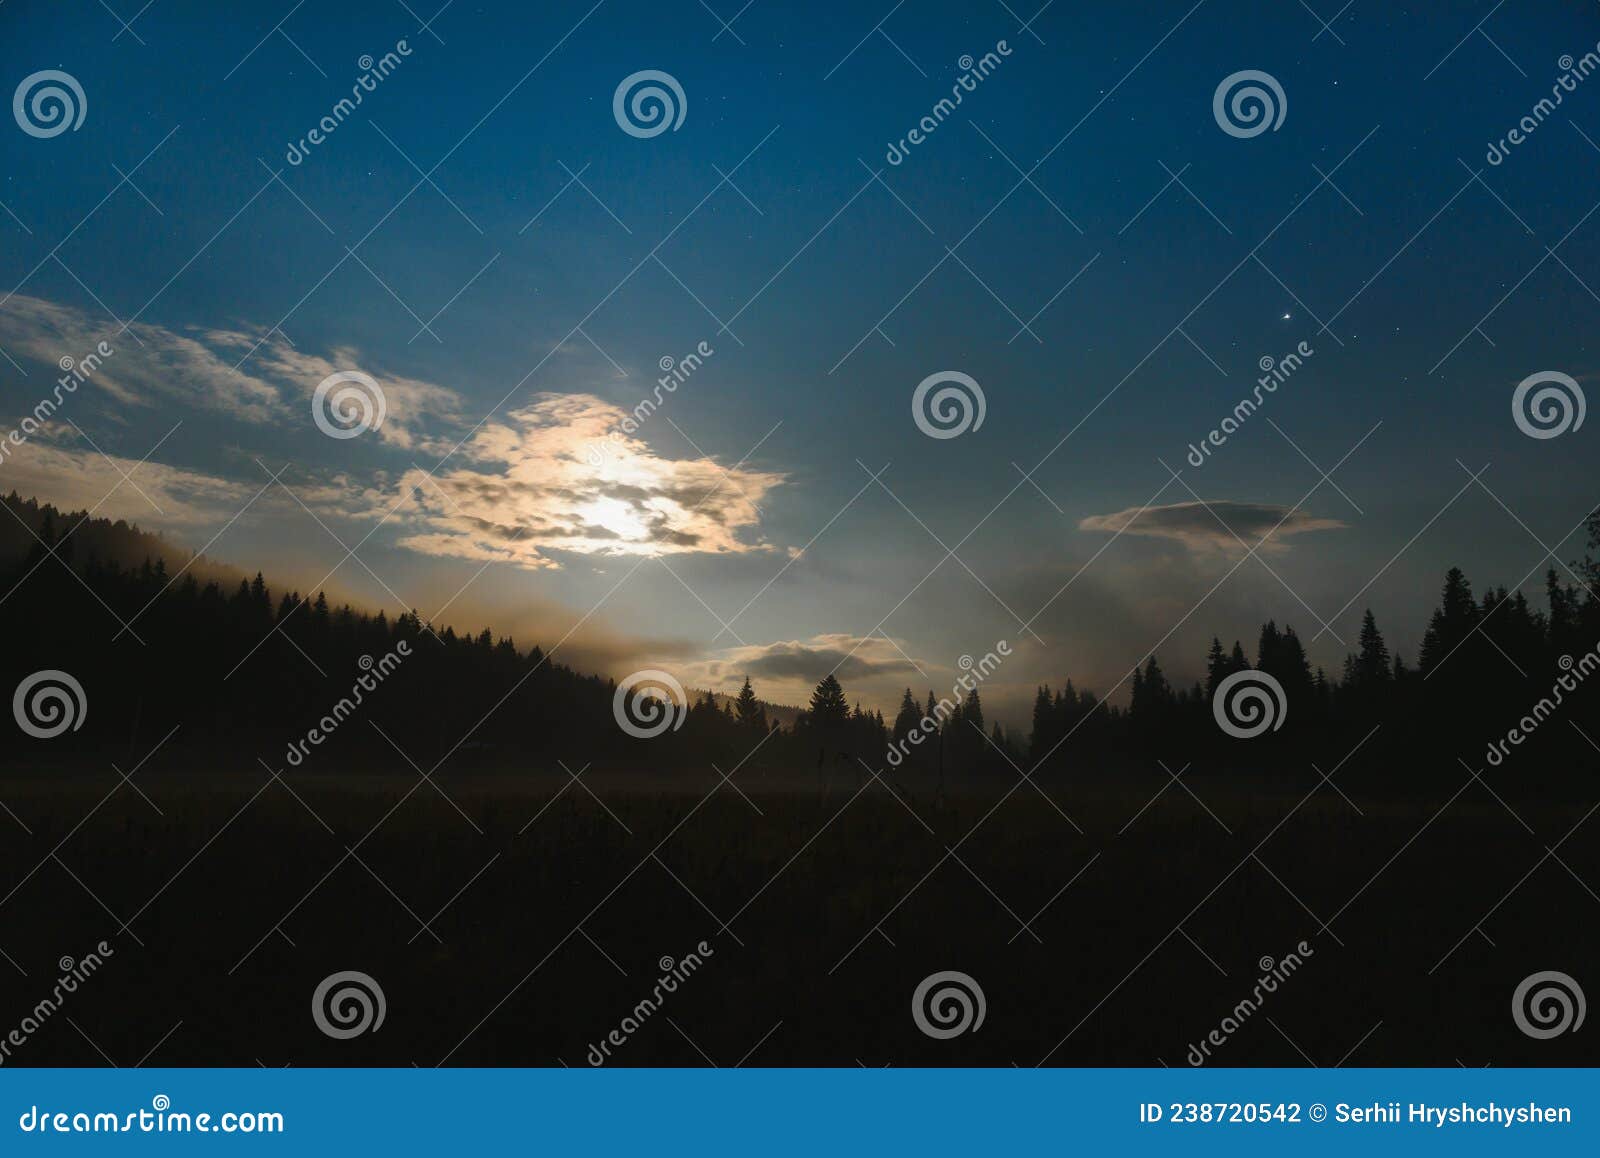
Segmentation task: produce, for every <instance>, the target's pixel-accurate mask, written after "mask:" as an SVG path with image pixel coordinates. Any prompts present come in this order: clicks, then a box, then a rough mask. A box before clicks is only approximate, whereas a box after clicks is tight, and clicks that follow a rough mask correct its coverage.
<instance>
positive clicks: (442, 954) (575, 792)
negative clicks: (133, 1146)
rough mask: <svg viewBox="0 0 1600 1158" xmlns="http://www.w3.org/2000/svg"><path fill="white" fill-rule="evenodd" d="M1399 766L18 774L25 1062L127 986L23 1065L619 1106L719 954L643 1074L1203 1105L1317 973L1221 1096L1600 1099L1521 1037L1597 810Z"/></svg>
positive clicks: (16, 983)
mask: <svg viewBox="0 0 1600 1158" xmlns="http://www.w3.org/2000/svg"><path fill="white" fill-rule="evenodd" d="M1360 762H1361V756H1360V755H1359V754H1358V756H1357V757H1356V758H1355V759H1354V760H1352V762H1351V764H1350V765H1348V766H1346V767H1345V768H1344V769H1341V770H1340V771H1339V772H1338V773H1336V774H1335V776H1334V777H1333V782H1334V783H1336V784H1338V785H1339V788H1338V789H1335V788H1334V787H1332V786H1330V785H1329V784H1327V783H1322V782H1321V778H1320V777H1319V776H1318V775H1317V774H1316V773H1314V772H1310V771H1281V772H1277V773H1274V774H1273V775H1270V776H1265V775H1252V776H1250V777H1248V778H1221V777H1219V776H1217V775H1216V774H1209V775H1205V774H1201V773H1197V772H1190V773H1188V774H1186V775H1185V776H1184V777H1183V780H1182V784H1175V783H1173V782H1172V781H1171V780H1170V779H1168V777H1167V775H1166V773H1164V772H1162V771H1161V770H1160V769H1156V770H1155V771H1154V774H1151V773H1150V772H1147V771H1142V772H1128V773H1126V774H1119V775H1117V776H1116V777H1115V778H1114V781H1110V782H1099V783H1091V782H1089V781H1087V780H1086V778H1085V777H1083V776H1082V775H1081V774H1080V775H1079V776H1077V777H1074V776H1073V775H1070V774H1066V773H1059V772H1052V773H1050V774H1049V777H1048V778H1045V777H1044V775H1043V774H1041V779H1040V783H1039V785H1038V787H1035V786H1034V785H1033V784H1031V783H1023V784H1019V778H1018V777H1017V776H1016V775H1014V774H1011V775H1008V776H1007V777H1005V778H1003V779H1002V778H998V777H993V778H989V779H987V780H986V781H985V782H983V783H980V784H967V785H956V786H951V787H950V789H949V790H947V791H946V792H944V793H942V794H941V793H940V792H938V791H937V790H936V789H934V788H933V787H932V786H931V785H930V786H905V785H898V786H897V788H898V789H899V797H900V798H898V799H897V798H896V796H895V795H891V794H890V792H889V790H888V789H887V788H886V787H884V786H883V784H882V783H881V782H875V781H866V782H865V784H864V780H865V777H866V774H865V773H864V772H863V773H862V774H861V775H859V776H858V775H850V774H846V773H843V772H835V773H834V775H833V778H832V782H831V783H830V784H827V785H825V786H824V785H820V784H819V783H818V782H817V781H816V780H815V779H803V780H791V781H789V782H786V783H782V782H778V781H776V780H775V779H773V778H772V777H770V776H769V777H766V778H763V777H762V776H760V775H752V776H746V775H745V774H744V773H740V774H739V775H737V776H736V777H735V778H734V783H735V784H737V785H738V787H739V789H740V790H742V791H743V793H745V794H747V796H746V797H745V798H741V795H740V792H738V791H735V789H734V788H732V787H730V786H729V785H727V784H725V783H721V782H720V780H719V778H717V777H715V776H712V777H710V778H697V779H688V778H684V777H677V778H675V779H674V782H673V788H672V790H671V791H660V790H659V784H658V783H657V784H655V785H652V781H651V780H650V779H649V778H647V777H645V776H642V775H636V776H623V775H618V774H600V773H588V774H585V776H584V778H583V785H582V786H580V785H578V784H573V783H570V782H568V778H567V774H566V773H565V772H562V771H560V770H559V769H558V770H556V771H555V772H553V773H548V774H543V775H531V774H517V775H515V776H513V775H510V774H503V775H489V774H476V775H473V776H472V777H470V778H468V777H462V776H455V777H452V778H448V779H446V778H443V777H441V781H440V784H439V787H438V788H437V789H436V788H435V787H434V786H433V785H432V784H431V783H428V782H425V781H423V780H421V778H420V776H419V775H418V774H417V773H415V772H413V771H411V770H410V769H402V770H400V771H397V772H396V773H395V774H393V775H387V776H384V775H376V774H373V775H363V776H346V777H329V776H327V775H326V774H312V773H310V772H291V773H289V774H288V775H286V776H285V777H283V779H281V780H275V779H273V778H272V777H271V776H270V774H269V772H268V770H267V769H265V768H264V767H261V766H257V767H256V768H254V769H237V770H233V771H229V772H219V771H216V770H205V771H204V772H202V771H201V770H197V769H196V770H183V769H176V768H167V769H154V768H146V769H141V770H140V771H139V772H138V773H137V774H136V775H135V776H134V777H133V780H132V784H135V785H137V786H138V790H137V791H136V790H135V789H134V788H133V787H131V786H130V785H129V784H127V783H124V782H122V781H121V779H120V777H119V776H118V774H117V773H116V772H114V771H112V770H110V769H105V770H103V771H77V772H71V771H64V770H61V769H52V768H41V767H31V768H27V769H15V768H13V769H11V770H8V771H7V772H6V773H5V775H4V778H3V780H0V785H3V787H0V801H3V802H4V804H5V806H6V808H7V809H8V810H9V811H10V812H11V813H12V816H10V817H5V816H0V827H3V828H4V829H5V831H6V838H5V840H4V844H3V847H0V889H3V890H5V891H6V892H8V893H9V894H10V895H9V896H6V897H5V899H4V901H3V903H0V950H3V951H4V953H5V954H6V955H7V956H8V957H9V958H10V959H11V962H12V963H11V964H7V963H5V962H0V971H3V972H4V973H5V974H6V975H7V981H6V982H5V984H4V986H3V987H0V992H3V993H4V994H5V996H4V998H3V999H0V1023H3V1024H0V1034H3V1033H4V1031H5V1030H8V1029H9V1028H11V1026H12V1025H15V1024H19V1023H21V1022H22V1020H23V1019H24V1018H26V1017H28V1016H30V1011H31V1010H33V1008H34V1006H35V1004H36V1003H37V1002H38V1001H39V1000H40V999H41V998H44V997H48V996H49V995H50V993H51V990H52V987H53V986H54V984H55V981H56V977H57V969H58V959H59V958H61V957H72V958H74V959H82V958H83V956H84V954H86V953H87V952H89V951H90V950H92V949H93V948H94V947H95V945H96V943H97V942H99V941H102V940H104V941H106V942H107V943H108V945H109V946H110V948H111V949H112V950H113V954H112V955H111V956H110V957H108V958H107V959H106V961H105V963H104V965H103V966H102V968H101V969H100V971H99V972H97V973H96V974H95V975H94V976H93V977H92V978H90V979H89V980H88V981H87V982H85V983H84V984H83V985H81V986H80V987H79V988H78V989H77V991H76V992H74V993H72V994H69V995H67V997H66V999H65V1000H64V1001H63V1002H62V1004H61V1007H60V1009H59V1010H58V1011H56V1012H54V1014H53V1015H52V1016H49V1017H48V1018H47V1019H46V1020H45V1022H44V1023H43V1024H42V1025H39V1026H37V1027H36V1030H35V1031H34V1032H32V1033H31V1034H30V1035H29V1036H28V1039H27V1041H26V1044H25V1045H23V1046H20V1047H17V1048H16V1049H14V1050H13V1052H12V1055H11V1056H10V1057H9V1058H8V1059H7V1061H6V1064H9V1065H102V1064H105V1063H107V1062H113V1063H115V1064H117V1065H120V1066H130V1065H133V1064H135V1063H138V1062H141V1061H143V1062H145V1063H147V1064H151V1065H242V1066H250V1065H256V1064H257V1063H260V1064H263V1065H267V1066H282V1065H286V1064H293V1065H295V1066H307V1065H396V1066H407V1065H411V1064H416V1065H421V1066H433V1065H438V1064H441V1063H442V1064H446V1065H458V1066H459V1065H468V1066H473V1065H535V1066H545V1065H560V1064H567V1065H572V1066H582V1065H584V1064H586V1060H585V1059H586V1057H587V1056H588V1055H589V1051H590V1046H591V1044H598V1043H600V1042H601V1041H602V1040H603V1039H605V1037H606V1036H607V1035H608V1034H609V1033H610V1032H611V1031H612V1030H613V1029H616V1028H617V1027H618V1026H619V1025H620V1024H621V1023H622V1022H623V1019H624V1018H627V1017H629V1016H630V1014H631V1013H632V1012H633V1011H634V1009H635V1007H636V1006H637V1004H638V1003H639V1002H640V1001H641V1000H642V999H645V998H647V997H650V996H651V994H652V991H653V990H654V988H655V986H656V983H657V981H658V979H659V978H660V976H661V972H662V963H661V959H662V958H672V959H673V961H674V962H677V961H681V960H682V959H683V958H684V957H685V955H686V954H688V953H690V952H692V951H695V950H696V948H697V946H698V943H699V942H701V941H705V942H706V943H707V946H708V948H709V949H710V950H711V952H710V953H709V954H707V955H705V956H704V961H703V964H702V966H701V967H700V969H699V970H698V971H697V972H695V973H694V974H693V976H691V977H689V978H688V979H687V980H686V981H684V982H683V983H682V984H680V985H679V986H678V987H677V989H676V991H675V992H672V993H670V994H668V995H666V996H665V998H664V999H663V1001H662V1003H661V1005H660V1007H659V1009H657V1010H655V1011H654V1012H653V1013H651V1014H650V1015H648V1016H647V1017H645V1018H644V1019H643V1023H642V1024H640V1025H639V1026H638V1027H637V1028H636V1030H635V1031H634V1032H632V1033H631V1034H629V1035H628V1037H627V1040H626V1042H625V1044H623V1045H620V1046H616V1045H614V1046H613V1047H612V1049H611V1051H610V1052H611V1053H612V1055H613V1060H612V1061H611V1062H610V1063H609V1064H621V1065H704V1064H708V1063H710V1064H715V1065H720V1066H729V1065H734V1064H736V1063H740V1062H743V1063H744V1064H747V1065H854V1064H856V1063H858V1062H859V1063H860V1064H863V1065H867V1066H882V1065H886V1064H893V1065H896V1066H903V1065H956V1064H960V1065H1001V1066H1004V1065H1010V1064H1013V1063H1015V1064H1017V1065H1023V1066H1031V1065H1035V1064H1037V1063H1040V1062H1041V1061H1042V1062H1045V1063H1046V1064H1053V1065H1140V1066H1142V1065H1157V1064H1167V1065H1172V1066H1182V1065H1184V1064H1186V1061H1185V1059H1186V1057H1187V1056H1188V1054H1189V1050H1190V1046H1191V1044H1195V1043H1199V1042H1201V1041H1202V1040H1203V1039H1204V1038H1205V1037H1206V1036H1207V1035H1208V1034H1209V1033H1210V1032H1211V1031H1212V1030H1213V1029H1216V1028H1217V1027H1218V1026H1219V1025H1220V1024H1221V1023H1222V1022H1223V1020H1224V1018H1228V1017H1230V1016H1232V1015H1234V1013H1235V1011H1236V1006H1238V1004H1239V1003H1240V1002H1241V1001H1242V1000H1244V999H1246V998H1249V997H1251V996H1252V991H1253V990H1254V989H1255V987H1256V983H1257V981H1258V978H1259V977H1260V975H1261V973H1262V971H1263V969H1264V968H1267V967H1268V963H1267V962H1265V961H1263V959H1264V958H1270V959H1271V962H1272V964H1276V963H1278V962H1281V961H1282V960H1283V959H1284V958H1285V957H1286V955H1288V954H1290V953H1291V952H1296V951H1298V946H1299V943H1300V942H1302V941H1304V942H1305V943H1306V947H1307V948H1308V949H1309V952H1308V953H1305V954H1303V957H1302V960H1301V963H1300V965H1299V968H1298V969H1297V971H1296V972H1294V974H1293V976H1291V977H1289V978H1288V980H1286V981H1285V982H1283V983H1282V984H1281V985H1279V986H1278V987H1277V989H1276V991H1274V992H1271V993H1269V994H1267V995H1266V996H1265V997H1264V998H1263V999H1262V1000H1261V1002H1260V1004H1259V1007H1258V1008H1256V1009H1255V1010H1252V1011H1248V1012H1247V1013H1246V1015H1245V1016H1244V1017H1243V1018H1242V1019H1241V1020H1240V1022H1239V1024H1238V1025H1237V1026H1236V1027H1235V1028H1234V1030H1233V1031H1232V1032H1231V1033H1229V1034H1228V1037H1227V1040H1226V1042H1225V1044H1223V1045H1221V1046H1213V1047H1212V1050H1211V1053H1212V1055H1213V1059H1212V1061H1211V1062H1210V1063H1209V1064H1218V1065H1303V1064H1307V1063H1313V1064H1316V1065H1319V1066H1332V1065H1335V1064H1338V1063H1343V1064H1345V1065H1454V1064H1457V1063H1458V1062H1459V1063H1460V1064H1463V1065H1467V1066H1482V1065H1486V1064H1491V1063H1492V1064H1494V1065H1496V1066H1508V1065H1580V1064H1587V1065H1593V1064H1597V1063H1600V1034H1597V1033H1596V1032H1594V1031H1593V1028H1592V1027H1589V1028H1588V1031H1579V1032H1576V1033H1568V1034H1564V1035H1562V1036H1560V1037H1557V1038H1554V1039H1551V1040H1543V1041H1541V1040H1535V1039H1532V1038H1530V1037H1528V1036H1525V1035H1524V1034H1523V1033H1522V1032H1521V1031H1519V1030H1518V1028H1517V1027H1516V1024H1515V1023H1514V1021H1513V1018H1512V1007H1511V1003H1512V993H1513V991H1514V990H1515V988H1516V986H1517V984H1518V983H1519V982H1520V981H1521V980H1522V979H1523V978H1524V977H1527V976H1528V975H1530V974H1533V973H1536V972H1539V971H1542V970H1552V969H1553V970H1561V971H1563V972H1566V973H1570V974H1572V975H1574V976H1575V977H1577V978H1578V979H1579V980H1580V981H1582V980H1584V979H1585V978H1588V979H1590V980H1591V981H1594V980H1600V975H1596V974H1595V972H1594V963H1595V962H1596V961H1597V960H1600V953H1597V948H1600V934H1597V932H1596V930H1597V928H1600V923H1597V922H1596V919H1595V918H1596V916H1597V915H1600V897H1597V896H1596V895H1595V893H1594V892H1592V891H1591V889H1590V887H1589V886H1588V885H1587V884H1585V883H1583V882H1585V881H1600V842H1597V841H1596V840H1595V835H1596V832H1597V830H1596V828H1595V825H1596V824H1597V823H1600V821H1596V820H1594V819H1587V820H1586V819H1585V818H1586V817H1588V814H1589V813H1590V811H1591V808H1592V806H1593V805H1594V802H1595V800H1596V799H1600V783H1597V782H1595V781H1594V778H1593V774H1592V772H1591V773H1588V774H1586V775H1585V776H1584V777H1581V778H1577V779H1574V780H1573V781H1572V782H1571V783H1570V784H1568V785H1567V787H1566V789H1565V790H1564V791H1563V792H1561V793H1554V792H1552V790H1551V787H1550V785H1548V784H1539V785H1537V791H1536V792H1534V791H1527V792H1521V791H1519V788H1525V787H1527V785H1528V780H1529V778H1528V777H1527V775H1526V774H1521V775H1518V774H1514V773H1513V772H1512V770H1510V769H1509V768H1507V769H1498V770H1494V771H1492V772H1491V773H1489V774H1488V775H1487V776H1486V777H1485V779H1484V780H1482V781H1477V780H1473V779H1472V778H1471V777H1470V775H1469V773H1468V772H1467V771H1466V770H1465V769H1462V770H1461V771H1460V774H1459V776H1456V777H1454V778H1451V777H1449V776H1448V775H1441V777H1440V778H1439V779H1437V780H1427V781H1425V782H1417V783H1413V784H1411V785H1409V786H1408V788H1407V789H1406V791H1405V792H1404V793H1401V792H1398V791H1397V790H1396V789H1395V787H1394V779H1393V775H1392V774H1391V773H1387V772H1384V771H1382V770H1379V769H1373V768H1363V767H1359V765H1360ZM1330 763H1331V762H1330ZM1327 767H1328V765H1324V768H1327ZM1585 784H1587V789H1585ZM563 785H565V787H564V788H563V787H562V786H563ZM1163 785H1165V789H1164V790H1163ZM1013 788H1014V789H1015V790H1014V791H1010V792H1009V794H1008V790H1011V789H1013ZM713 789H715V791H713ZM558 790H559V791H558ZM1191 790H1192V792H1193V795H1191ZM591 792H592V795H591ZM1341 792H1344V793H1348V794H1349V795H1348V799H1347V798H1345V797H1343V796H1342V795H1341ZM141 793H142V794H144V795H145V796H146V797H147V799H141ZM708 793H709V795H707V794H708ZM1158 793H1159V796H1158V795H1157V794H1158ZM108 794H109V795H108ZM445 794H448V797H449V799H448V800H447V799H446V798H445ZM1535 795H1537V796H1539V797H1540V798H1542V802H1541V803H1537V804H1536V803H1533V802H1531V799H1530V798H1531V797H1532V796H1535ZM1196 797H1198V800H1197V799H1196ZM1152 798H1154V799H1152ZM1552 798H1555V799H1562V800H1565V801H1566V802H1564V803H1552V802H1551V800H1552ZM1201 801H1203V804H1202V803H1201ZM458 809H459V810H458ZM1358 809H1359V811H1358ZM158 810H159V811H158ZM1575 826H1576V827H1575ZM1079 829H1081V830H1082V831H1081V832H1080V831H1079ZM1569 833H1570V834H1571V835H1570V838H1568V834H1569ZM1551 850H1553V851H1551ZM342 970H360V971H362V972H365V973H367V974H370V975H371V976H372V977H373V978H375V979H376V980H377V981H378V983H379V984H380V985H381V987H382V989H383V992H384V995H385V999H386V1015H385V1020H384V1022H383V1024H382V1027H381V1029H379V1030H377V1031H376V1032H370V1033H367V1034H364V1035H362V1036H359V1037H355V1038H352V1039H350V1040H335V1039H332V1038H330V1037H328V1036H326V1035H324V1033H322V1032H321V1031H320V1030H319V1029H318V1028H317V1026H316V1024H315V1023H314V1021H313V1018H312V1016H311V1005H312V994H313V992H314V991H315V989H316V987H317V985H318V983H319V982H320V981H322V979H323V978H325V977H327V976H328V975H330V974H333V973H336V972H339V971H342ZM941 970H960V971H961V972H964V973H967V974H969V975H971V976H972V977H973V978H975V979H976V980H977V982H978V983H979V985H981V987H982V989H983V991H984V994H985V998H986V1004H987V1009H986V1015H985V1019H984V1022H983V1024H982V1026H981V1028H979V1029H977V1030H975V1031H973V1032H968V1033H965V1034H963V1035H961V1036H958V1037H955V1038H952V1039H949V1040H935V1039H933V1038H930V1037H928V1036H926V1035H924V1034H923V1033H922V1032H921V1031H920V1030H919V1029H918V1028H917V1026H916V1024H915V1022H914V1021H913V1018H912V1011H911V1005H912V994H913V991H914V990H915V989H916V987H917V985H918V983H919V982H920V981H921V980H922V979H923V978H924V977H926V976H928V975H930V974H932V973H935V972H938V971H941ZM24 972H25V974H26V976H24V975H23V974H24ZM1590 988H1591V990H1592V991H1600V985H1594V984H1591V986H1590Z"/></svg>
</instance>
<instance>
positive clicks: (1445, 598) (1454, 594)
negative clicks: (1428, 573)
mask: <svg viewBox="0 0 1600 1158" xmlns="http://www.w3.org/2000/svg"><path fill="white" fill-rule="evenodd" d="M1477 619H1478V606H1477V604H1476V603H1474V602H1473V601H1472V585H1471V584H1470V583H1468V582H1467V577H1466V576H1465V575H1463V574H1462V573H1461V568H1459V567H1452V568H1450V570H1449V572H1448V573H1447V574H1446V575H1445V577H1444V591H1443V593H1442V595H1441V597H1440V601H1439V607H1438V609H1437V610H1436V611H1435V612H1434V613H1433V618H1432V619H1430V620H1429V622H1428V630H1427V631H1426V632H1425V633H1423V636H1422V650H1421V652H1420V653H1419V654H1418V656H1417V664H1418V666H1419V667H1421V669H1422V671H1423V673H1424V674H1427V673H1428V672H1431V671H1433V669H1434V668H1436V667H1438V666H1439V665H1440V664H1441V663H1443V662H1444V661H1445V659H1446V658H1447V657H1448V656H1449V655H1450V653H1451V652H1452V651H1454V650H1455V649H1456V648H1457V647H1459V646H1460V645H1461V643H1462V642H1463V641H1464V640H1465V639H1466V638H1467V636H1468V635H1469V634H1470V633H1471V632H1472V629H1473V627H1474V626H1475V625H1476V623H1477Z"/></svg>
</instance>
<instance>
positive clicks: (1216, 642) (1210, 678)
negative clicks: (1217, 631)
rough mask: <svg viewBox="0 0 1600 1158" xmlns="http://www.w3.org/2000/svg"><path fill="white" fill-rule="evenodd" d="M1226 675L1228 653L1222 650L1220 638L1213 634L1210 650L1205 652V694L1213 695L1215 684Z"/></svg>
mask: <svg viewBox="0 0 1600 1158" xmlns="http://www.w3.org/2000/svg"><path fill="white" fill-rule="evenodd" d="M1228 675H1229V672H1228V653H1227V652H1225V651H1223V650H1222V640H1220V639H1218V638H1217V637H1216V636H1214V635H1213V636H1212V637H1211V650H1210V652H1208V653H1207V654H1206V694H1207V695H1208V696H1209V695H1215V694H1216V691H1217V685H1218V684H1220V683H1221V682H1222V681H1223V680H1225V679H1227V678H1228Z"/></svg>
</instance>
